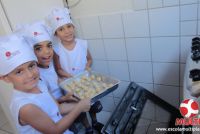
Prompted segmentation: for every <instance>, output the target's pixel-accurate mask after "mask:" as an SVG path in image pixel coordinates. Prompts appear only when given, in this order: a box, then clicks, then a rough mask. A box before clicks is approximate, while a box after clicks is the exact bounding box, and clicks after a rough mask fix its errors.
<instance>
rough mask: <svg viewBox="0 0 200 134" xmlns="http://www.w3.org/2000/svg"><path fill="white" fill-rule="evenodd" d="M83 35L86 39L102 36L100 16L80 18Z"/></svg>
mask: <svg viewBox="0 0 200 134" xmlns="http://www.w3.org/2000/svg"><path fill="white" fill-rule="evenodd" d="M80 25H81V28H82V32H83V36H84V38H86V39H95V38H101V37H102V35H101V30H100V24H99V18H98V16H95V17H86V18H81V19H80Z"/></svg>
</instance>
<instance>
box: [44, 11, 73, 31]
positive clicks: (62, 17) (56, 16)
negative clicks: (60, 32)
mask: <svg viewBox="0 0 200 134" xmlns="http://www.w3.org/2000/svg"><path fill="white" fill-rule="evenodd" d="M46 22H47V24H48V25H49V27H50V28H51V29H52V33H53V34H55V32H56V29H57V28H59V27H60V26H63V25H65V24H69V23H70V24H73V23H72V20H71V18H70V12H69V10H68V9H67V8H54V9H53V10H52V11H51V13H50V14H49V15H48V16H47V18H46Z"/></svg>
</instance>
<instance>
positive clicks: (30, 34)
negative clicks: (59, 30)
mask: <svg viewBox="0 0 200 134" xmlns="http://www.w3.org/2000/svg"><path fill="white" fill-rule="evenodd" d="M23 36H24V37H25V39H26V40H27V42H28V43H29V45H30V46H31V47H32V48H33V47H34V45H36V44H38V43H40V42H43V41H52V39H51V36H50V31H49V30H48V28H47V27H46V26H45V24H44V22H43V21H39V22H35V23H33V24H30V25H26V26H25V27H24V35H23Z"/></svg>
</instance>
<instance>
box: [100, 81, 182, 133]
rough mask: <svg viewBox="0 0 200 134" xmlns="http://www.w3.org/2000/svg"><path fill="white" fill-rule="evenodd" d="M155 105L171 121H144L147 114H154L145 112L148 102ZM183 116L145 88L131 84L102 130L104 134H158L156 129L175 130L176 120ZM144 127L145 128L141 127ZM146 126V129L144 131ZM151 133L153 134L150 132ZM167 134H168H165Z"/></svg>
mask: <svg viewBox="0 0 200 134" xmlns="http://www.w3.org/2000/svg"><path fill="white" fill-rule="evenodd" d="M148 101H149V102H151V103H153V104H155V105H156V106H157V107H160V108H161V109H163V110H164V111H165V112H168V113H169V114H168V115H169V119H168V120H167V122H162V123H160V122H159V123H156V122H155V121H152V120H150V119H146V120H145V119H142V118H141V117H143V116H142V115H143V114H145V112H152V111H150V110H148V109H147V110H144V107H146V105H147V104H148V103H147V102H148ZM181 117H182V116H181V114H180V112H179V110H178V109H177V108H175V107H174V106H172V105H170V104H169V103H167V102H166V101H164V100H162V99H161V98H159V97H158V96H156V95H154V94H153V93H151V92H149V91H148V90H146V89H144V88H143V87H141V86H139V85H137V84H136V83H134V82H131V83H130V84H129V86H128V88H127V90H126V92H125V93H124V95H123V97H122V98H121V100H120V102H119V104H118V106H117V107H116V109H115V110H114V111H113V113H112V115H111V117H110V118H109V120H108V122H107V123H106V124H105V126H104V128H103V129H102V133H104V134H133V133H135V134H142V133H145V134H146V133H152V132H153V131H154V132H153V133H158V131H157V132H156V128H159V127H165V128H168V127H170V128H175V127H181V126H175V120H176V118H181ZM141 125H143V127H141ZM145 125H146V129H144V128H145V127H144V126H145ZM148 131H151V132H148ZM164 133H166V132H164Z"/></svg>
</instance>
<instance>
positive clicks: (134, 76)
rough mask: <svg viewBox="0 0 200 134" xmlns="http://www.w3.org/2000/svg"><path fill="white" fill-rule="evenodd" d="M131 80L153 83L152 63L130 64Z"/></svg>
mask: <svg viewBox="0 0 200 134" xmlns="http://www.w3.org/2000/svg"><path fill="white" fill-rule="evenodd" d="M129 69H130V74H131V80H132V81H134V82H144V83H152V82H153V80H152V63H151V62H129Z"/></svg>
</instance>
